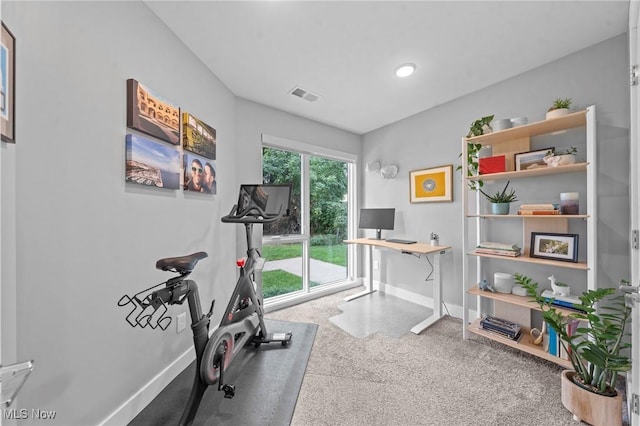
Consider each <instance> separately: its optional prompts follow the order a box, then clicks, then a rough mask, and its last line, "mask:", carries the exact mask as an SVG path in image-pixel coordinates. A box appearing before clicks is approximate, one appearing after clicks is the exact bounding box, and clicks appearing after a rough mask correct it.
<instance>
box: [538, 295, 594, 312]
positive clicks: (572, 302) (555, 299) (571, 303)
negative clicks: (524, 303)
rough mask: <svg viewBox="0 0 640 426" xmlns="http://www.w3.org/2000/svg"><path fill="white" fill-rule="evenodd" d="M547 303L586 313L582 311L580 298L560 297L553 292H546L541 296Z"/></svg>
mask: <svg viewBox="0 0 640 426" xmlns="http://www.w3.org/2000/svg"><path fill="white" fill-rule="evenodd" d="M541 296H542V297H544V298H545V300H546V301H547V302H549V301H551V305H553V306H557V307H559V308H565V309H571V310H574V311H578V312H584V310H583V309H580V307H579V306H577V305H579V304H580V298H579V297H578V296H558V295H555V294H553V292H552V291H551V290H545V291H543V292H542V294H541Z"/></svg>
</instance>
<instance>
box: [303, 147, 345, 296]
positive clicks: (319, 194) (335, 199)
mask: <svg viewBox="0 0 640 426" xmlns="http://www.w3.org/2000/svg"><path fill="white" fill-rule="evenodd" d="M347 170H348V167H347V163H345V162H344V161H338V160H331V159H328V158H322V157H310V158H309V178H310V192H311V194H310V203H311V205H310V208H311V216H310V221H311V240H310V245H311V248H310V252H311V264H310V266H309V269H310V271H309V272H310V274H309V275H310V285H311V286H315V285H319V284H325V283H330V282H334V281H339V280H343V279H345V278H346V277H347V246H346V244H344V243H343V242H342V241H343V240H344V239H345V238H346V237H347V218H348V216H347V211H348V207H349V206H348V202H347V199H348V198H347V192H348V187H349V185H348V177H347Z"/></svg>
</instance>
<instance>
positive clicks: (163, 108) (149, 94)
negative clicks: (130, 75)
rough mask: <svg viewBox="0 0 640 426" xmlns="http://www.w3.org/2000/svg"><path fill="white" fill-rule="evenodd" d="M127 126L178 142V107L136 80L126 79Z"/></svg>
mask: <svg viewBox="0 0 640 426" xmlns="http://www.w3.org/2000/svg"><path fill="white" fill-rule="evenodd" d="M127 127H130V128H132V129H135V130H139V131H141V132H143V133H146V134H147V135H150V136H154V137H156V138H158V139H162V140H163V141H167V142H169V143H172V144H174V145H178V144H180V108H179V107H177V106H176V105H173V104H172V103H171V102H169V101H168V100H166V99H164V98H163V97H162V96H160V95H159V94H157V93H156V92H154V91H153V90H151V89H150V88H148V87H147V86H145V85H143V84H141V83H139V82H137V81H136V80H134V79H129V80H127Z"/></svg>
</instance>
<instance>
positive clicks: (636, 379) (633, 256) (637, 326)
mask: <svg viewBox="0 0 640 426" xmlns="http://www.w3.org/2000/svg"><path fill="white" fill-rule="evenodd" d="M639 26H640V4H638V2H635V1H631V2H629V64H630V66H631V67H633V66H638V65H640V32H639V29H638V27H639ZM638 72H639V71H638V70H637V69H636V75H635V78H636V82H635V83H633V82H632V81H631V80H632V79H633V77H634V76H633V75H632V74H633V72H632V70H631V69H630V70H629V73H630V74H629V75H630V78H629V81H630V91H629V92H630V96H629V101H630V105H629V110H630V121H629V145H630V153H629V154H630V155H629V158H630V162H631V164H630V167H629V204H630V210H631V211H630V225H631V230H635V231H636V232H637V231H638V230H640V206H639V202H640V183H639V182H638V179H639V178H640V173H639V172H638V167H639V166H640V147H638V142H639V140H638V132H639V131H640V120H639V119H638V114H639V113H640V110H639V106H640V89H639V87H638V86H639V84H640V81H639V80H640V78H639V77H638ZM629 241H630V256H629V258H630V262H631V265H630V266H631V277H630V278H631V285H633V286H638V285H640V250H639V249H638V248H637V245H638V244H639V243H638V241H635V242H634V241H633V237H632V236H630V238H629ZM631 334H632V342H638V341H640V340H639V339H640V306H639V305H638V303H635V304H634V308H633V313H632V318H631ZM631 363H632V368H631V371H629V372H628V374H627V402H628V407H629V419H630V421H631V425H635V426H640V415H639V414H638V413H636V412H634V409H633V408H634V404H633V398H634V395H640V345H635V344H634V345H632V347H631ZM636 411H637V410H636Z"/></svg>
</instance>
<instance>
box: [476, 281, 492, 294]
mask: <svg viewBox="0 0 640 426" xmlns="http://www.w3.org/2000/svg"><path fill="white" fill-rule="evenodd" d="M478 288H479V289H480V290H482V291H490V292H495V290H494V289H493V287H492V286H491V284H489V283H488V282H487V279H486V278H485V279H483V280H482V281H480V282H479V283H478Z"/></svg>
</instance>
